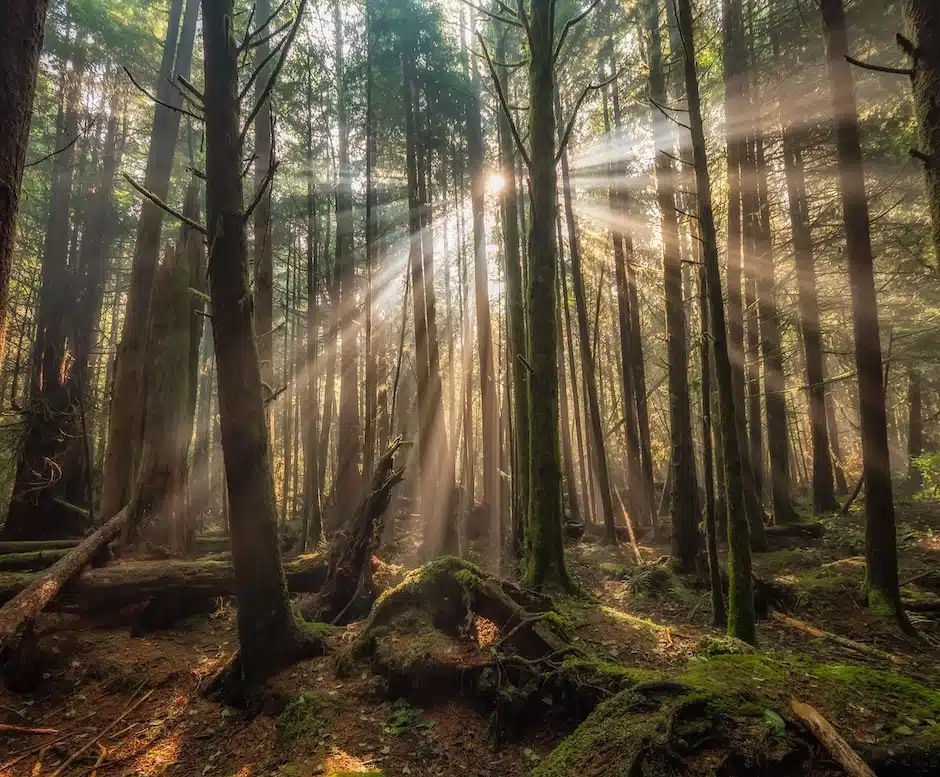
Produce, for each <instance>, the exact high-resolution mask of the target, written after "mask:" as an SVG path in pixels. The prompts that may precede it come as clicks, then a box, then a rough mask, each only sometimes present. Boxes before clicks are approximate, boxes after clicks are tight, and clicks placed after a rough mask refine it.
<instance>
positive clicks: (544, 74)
mask: <svg viewBox="0 0 940 777" xmlns="http://www.w3.org/2000/svg"><path fill="white" fill-rule="evenodd" d="M554 11H555V6H554V4H553V3H551V2H550V0H530V2H529V30H530V36H529V45H530V57H529V65H528V69H529V127H530V130H529V162H530V166H529V174H530V188H529V192H530V194H529V197H530V204H531V211H530V212H531V226H530V230H529V248H528V260H529V261H528V269H529V287H528V291H529V293H528V299H527V305H528V308H527V315H528V322H527V323H528V347H527V349H526V352H527V353H528V355H529V356H528V358H529V364H530V365H531V367H532V375H531V380H530V382H529V423H530V432H529V451H530V456H531V459H530V462H529V527H528V539H529V555H528V558H527V562H526V570H525V575H524V580H525V583H526V584H527V585H530V586H533V587H536V588H541V587H545V586H551V585H558V586H564V587H567V586H568V585H569V581H568V571H567V568H566V567H565V555H564V545H563V541H562V531H561V516H562V499H561V466H560V451H559V441H558V362H557V356H556V354H557V349H556V344H555V327H554V325H553V324H554V321H553V319H554V315H553V313H554V302H555V272H556V268H555V265H556V263H557V256H558V252H557V247H556V243H555V219H556V217H557V210H558V203H557V179H556V174H555V113H554V95H555V71H554V64H555V63H554V48H555V39H554V29H555V25H554Z"/></svg>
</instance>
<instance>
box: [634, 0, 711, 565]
mask: <svg viewBox="0 0 940 777" xmlns="http://www.w3.org/2000/svg"><path fill="white" fill-rule="evenodd" d="M659 8H660V6H659V3H658V0H652V2H651V3H650V8H649V22H648V28H649V36H650V40H649V50H650V95H651V97H652V99H653V100H655V101H656V102H658V103H659V104H660V105H665V104H666V82H665V79H664V77H663V68H662V49H661V44H660V32H659ZM687 45H691V43H689V44H687ZM651 116H652V120H653V128H654V129H653V135H654V137H655V138H657V139H659V143H658V144H657V147H656V155H655V161H654V166H655V172H656V199H657V202H658V204H659V213H660V227H661V229H662V241H663V279H664V287H665V297H666V348H667V352H668V359H669V373H668V375H669V422H670V430H671V436H670V447H671V455H670V464H669V466H670V468H671V469H672V477H671V482H672V499H671V513H672V555H673V557H674V559H675V563H676V564H677V566H678V568H679V569H680V570H682V571H684V572H691V571H694V569H695V559H696V556H697V554H698V551H699V548H700V547H701V535H700V534H699V530H698V524H699V516H698V487H697V486H696V482H695V481H696V478H695V459H694V455H693V450H692V419H691V402H690V399H689V372H688V349H687V346H686V323H685V310H684V308H683V304H682V265H681V257H680V252H679V222H678V218H677V214H676V194H675V185H674V178H675V171H674V170H673V168H672V162H671V161H670V159H669V157H668V155H667V154H668V152H667V151H666V149H665V148H664V147H663V141H664V140H665V139H666V138H668V134H667V132H666V126H665V123H664V120H663V116H662V114H661V113H660V112H659V111H658V110H657V109H656V108H655V107H654V108H653V109H652V112H651ZM723 320H724V319H723V318H722V321H723Z"/></svg>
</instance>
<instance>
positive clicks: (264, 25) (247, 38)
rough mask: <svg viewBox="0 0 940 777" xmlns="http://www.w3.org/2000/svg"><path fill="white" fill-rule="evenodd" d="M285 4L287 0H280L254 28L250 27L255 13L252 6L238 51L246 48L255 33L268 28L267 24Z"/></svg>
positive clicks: (257, 33)
mask: <svg viewBox="0 0 940 777" xmlns="http://www.w3.org/2000/svg"><path fill="white" fill-rule="evenodd" d="M286 5H287V0H282V2H281V4H280V5H279V6H278V7H277V8H275V9H274V11H273V12H272V13H271V14H269V15H268V18H267V19H265V20H264V21H263V22H261V24H259V25H258V26H257V27H255V29H254V30H252V29H251V22H252V20H253V19H254V15H255V8H254V6H252V9H251V15H250V16H249V17H248V23H247V24H246V25H245V37H244V38H243V39H242V44H241V45H240V46H239V47H238V50H239V52H241V51H244V50H245V49H246V48H248V46H249V44H250V42H251V40H252V39H253V38H254V37H255V36H256V35H259V34H260V33H261V32H263V31H264V30H266V29H267V28H268V25H269V24H270V23H271V22H273V21H274V20H275V19H276V18H277V17H278V14H280V13H281V11H283V10H284V6H286Z"/></svg>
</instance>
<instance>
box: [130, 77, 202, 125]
mask: <svg viewBox="0 0 940 777" xmlns="http://www.w3.org/2000/svg"><path fill="white" fill-rule="evenodd" d="M124 72H125V73H127V77H128V78H129V79H130V80H131V83H132V84H133V85H134V86H136V87H137V88H138V89H139V90H140V91H141V92H143V94H144V95H146V96H147V97H149V98H150V99H151V100H153V101H154V102H155V103H156V104H157V105H162V106H163V107H164V108H169V109H170V110H171V111H176V112H177V113H181V114H183V115H184V116H189V117H190V118H192V119H195V120H196V121H205V117H204V116H200V115H199V114H196V113H193V112H192V111H188V110H186V109H185V108H178V107H177V106H175V105H170V103H165V102H163V100H160V99H158V98H157V97H155V96H154V95H153V94H151V93H150V92H149V91H147V90H146V89H144V87H142V86H141V85H140V84H139V83H137V80H136V79H135V78H134V76H133V75H131V71H130V70H128V69H127V68H126V67H125V68H124Z"/></svg>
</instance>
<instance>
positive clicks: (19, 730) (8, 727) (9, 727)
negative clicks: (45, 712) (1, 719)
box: [0, 723, 59, 734]
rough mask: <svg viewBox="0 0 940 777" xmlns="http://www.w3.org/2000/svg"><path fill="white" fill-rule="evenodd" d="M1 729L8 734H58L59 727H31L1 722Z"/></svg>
mask: <svg viewBox="0 0 940 777" xmlns="http://www.w3.org/2000/svg"><path fill="white" fill-rule="evenodd" d="M0 731H3V732H6V733H8V734H58V733H59V729H57V728H30V727H29V726H14V725H13V724H12V723H0Z"/></svg>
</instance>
